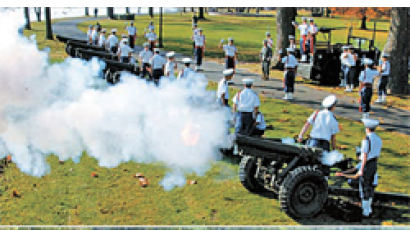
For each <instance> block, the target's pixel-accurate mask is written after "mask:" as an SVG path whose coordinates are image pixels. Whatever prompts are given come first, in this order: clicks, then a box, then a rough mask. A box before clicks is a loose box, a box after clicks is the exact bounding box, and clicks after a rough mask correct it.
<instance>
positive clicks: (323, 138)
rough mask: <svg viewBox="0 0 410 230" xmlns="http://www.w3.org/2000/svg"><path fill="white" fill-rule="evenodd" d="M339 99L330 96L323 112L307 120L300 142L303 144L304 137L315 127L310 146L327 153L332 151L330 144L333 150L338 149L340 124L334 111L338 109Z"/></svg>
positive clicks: (324, 101) (324, 100) (324, 104)
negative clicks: (310, 128)
mask: <svg viewBox="0 0 410 230" xmlns="http://www.w3.org/2000/svg"><path fill="white" fill-rule="evenodd" d="M336 103H337V98H336V96H335V95H329V96H327V97H326V98H325V99H323V102H322V106H323V107H324V109H323V110H321V111H319V110H316V111H315V112H313V113H312V115H311V116H310V117H309V118H308V119H307V121H306V123H305V125H304V126H303V128H302V130H301V131H300V133H299V136H298V142H302V139H303V135H304V134H305V133H306V131H307V130H308V129H309V126H311V125H312V126H313V128H312V131H311V132H310V139H309V140H308V145H309V146H312V147H319V148H322V149H324V150H326V151H330V142H331V144H332V149H336V134H337V133H338V132H339V123H338V122H337V120H336V117H335V115H333V111H334V109H335V107H336Z"/></svg>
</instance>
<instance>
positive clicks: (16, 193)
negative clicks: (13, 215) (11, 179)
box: [12, 189, 21, 198]
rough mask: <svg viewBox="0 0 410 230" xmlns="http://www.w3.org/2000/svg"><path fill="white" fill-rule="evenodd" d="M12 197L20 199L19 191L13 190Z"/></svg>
mask: <svg viewBox="0 0 410 230" xmlns="http://www.w3.org/2000/svg"><path fill="white" fill-rule="evenodd" d="M12 196H13V197H18V198H20V197H21V194H20V193H19V191H17V189H13V194H12Z"/></svg>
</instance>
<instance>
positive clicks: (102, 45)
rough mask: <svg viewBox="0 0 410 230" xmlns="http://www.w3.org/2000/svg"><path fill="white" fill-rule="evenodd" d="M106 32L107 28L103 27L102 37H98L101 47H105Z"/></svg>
mask: <svg viewBox="0 0 410 230" xmlns="http://www.w3.org/2000/svg"><path fill="white" fill-rule="evenodd" d="M105 32H107V30H106V29H101V33H100V37H99V38H98V46H100V47H105V42H106V39H105Z"/></svg>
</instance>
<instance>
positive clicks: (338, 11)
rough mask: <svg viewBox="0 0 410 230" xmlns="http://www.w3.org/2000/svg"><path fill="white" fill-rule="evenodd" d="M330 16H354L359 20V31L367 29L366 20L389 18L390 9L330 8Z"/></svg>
mask: <svg viewBox="0 0 410 230" xmlns="http://www.w3.org/2000/svg"><path fill="white" fill-rule="evenodd" d="M330 10H331V12H332V14H334V15H344V16H355V17H359V18H360V19H361V23H360V29H363V30H365V29H367V27H366V21H367V20H368V19H374V18H380V17H383V16H385V17H389V16H390V11H391V9H390V8H388V7H331V8H330Z"/></svg>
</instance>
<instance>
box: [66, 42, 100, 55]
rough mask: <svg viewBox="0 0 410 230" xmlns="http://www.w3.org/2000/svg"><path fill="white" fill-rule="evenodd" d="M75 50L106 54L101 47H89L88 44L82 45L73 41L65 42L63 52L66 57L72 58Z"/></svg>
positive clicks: (82, 43)
mask: <svg viewBox="0 0 410 230" xmlns="http://www.w3.org/2000/svg"><path fill="white" fill-rule="evenodd" d="M76 48H82V49H86V50H93V51H100V52H106V50H105V48H104V47H101V46H95V45H89V44H87V43H84V42H77V41H73V40H68V41H67V43H66V46H65V51H66V52H67V54H68V55H70V56H72V57H74V56H75V49H76Z"/></svg>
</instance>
